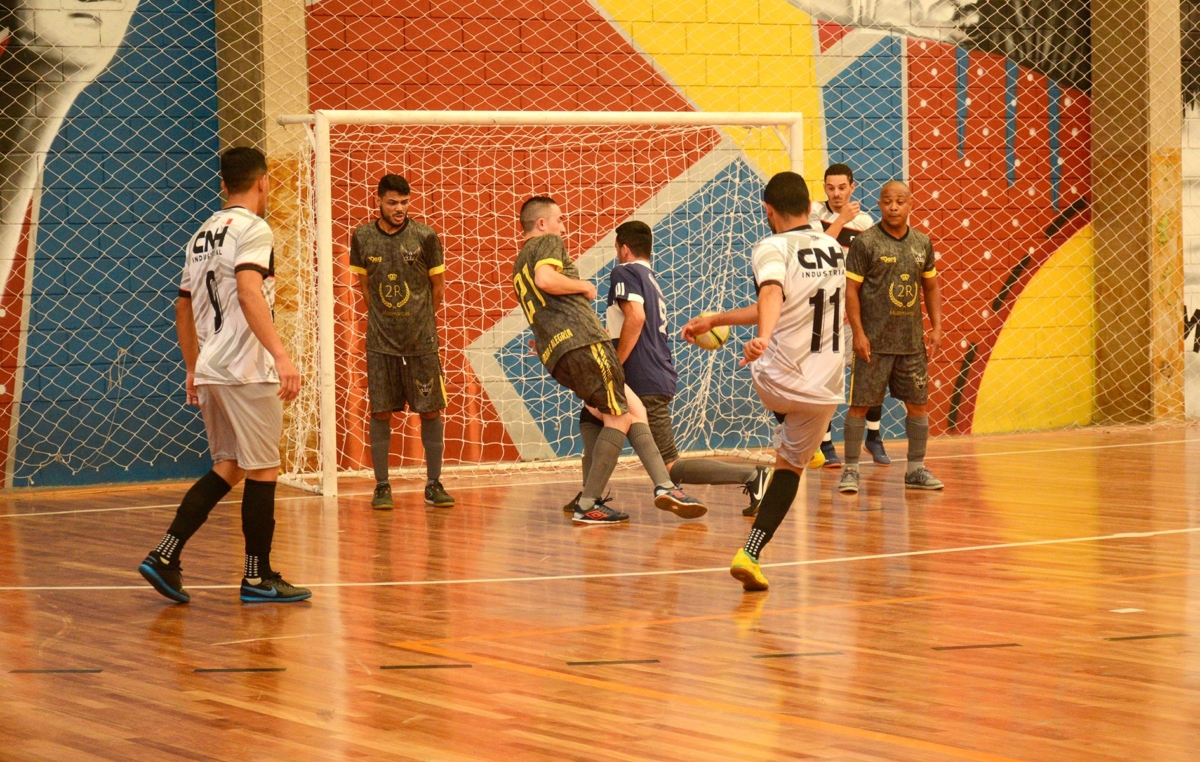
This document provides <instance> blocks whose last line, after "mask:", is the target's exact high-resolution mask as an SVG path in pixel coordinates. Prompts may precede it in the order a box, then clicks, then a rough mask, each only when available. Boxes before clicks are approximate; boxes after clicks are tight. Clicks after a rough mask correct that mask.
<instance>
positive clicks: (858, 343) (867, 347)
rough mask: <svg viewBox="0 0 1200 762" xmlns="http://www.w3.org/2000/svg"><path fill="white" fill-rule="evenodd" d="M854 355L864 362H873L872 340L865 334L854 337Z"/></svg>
mask: <svg viewBox="0 0 1200 762" xmlns="http://www.w3.org/2000/svg"><path fill="white" fill-rule="evenodd" d="M854 354H855V355H856V356H857V357H859V358H861V359H862V361H863V362H871V340H870V339H868V338H867V335H866V334H865V333H856V334H855V335H854Z"/></svg>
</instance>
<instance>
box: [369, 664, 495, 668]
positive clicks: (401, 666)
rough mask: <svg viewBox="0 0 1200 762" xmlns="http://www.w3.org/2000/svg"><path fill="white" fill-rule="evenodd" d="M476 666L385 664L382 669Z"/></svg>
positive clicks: (468, 665) (471, 665)
mask: <svg viewBox="0 0 1200 762" xmlns="http://www.w3.org/2000/svg"><path fill="white" fill-rule="evenodd" d="M474 666H475V665H474V664H384V665H383V666H382V667H380V669H470V668H471V667H474Z"/></svg>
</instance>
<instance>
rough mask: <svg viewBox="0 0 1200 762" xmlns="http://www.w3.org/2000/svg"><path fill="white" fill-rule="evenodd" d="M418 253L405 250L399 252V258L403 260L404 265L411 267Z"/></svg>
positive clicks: (414, 250)
mask: <svg viewBox="0 0 1200 762" xmlns="http://www.w3.org/2000/svg"><path fill="white" fill-rule="evenodd" d="M418 253H419V252H417V250H416V249H413V250H412V251H409V250H407V249H406V250H404V251H401V252H400V256H401V258H403V259H404V263H405V264H409V265H411V264H412V263H413V262H416V261H417V254H418Z"/></svg>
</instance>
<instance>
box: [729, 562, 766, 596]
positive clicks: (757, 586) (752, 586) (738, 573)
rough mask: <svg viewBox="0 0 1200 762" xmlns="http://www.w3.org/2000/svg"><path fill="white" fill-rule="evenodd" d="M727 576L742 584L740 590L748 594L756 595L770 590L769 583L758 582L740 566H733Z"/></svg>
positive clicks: (752, 574) (751, 573) (749, 572)
mask: <svg viewBox="0 0 1200 762" xmlns="http://www.w3.org/2000/svg"><path fill="white" fill-rule="evenodd" d="M729 575H730V576H731V577H733V578H734V579H736V580H737V581H738V582H741V583H742V589H743V590H745V591H746V592H748V593H757V592H760V591H762V590H767V589H769V588H770V583H766V584H764V583H762V582H759V581H758V580H757V579H756V578H755V576H754V572H752V571H750V570H749V569H746V568H744V567H741V566H734V567H731V568H730V569H729Z"/></svg>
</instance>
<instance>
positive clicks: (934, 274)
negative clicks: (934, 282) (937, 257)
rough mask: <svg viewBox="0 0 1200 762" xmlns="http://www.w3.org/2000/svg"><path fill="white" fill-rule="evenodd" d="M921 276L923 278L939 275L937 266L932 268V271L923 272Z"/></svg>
mask: <svg viewBox="0 0 1200 762" xmlns="http://www.w3.org/2000/svg"><path fill="white" fill-rule="evenodd" d="M921 277H922V278H935V277H937V268H936V267H935V268H933V269H932V270H930V271H929V272H927V273H921Z"/></svg>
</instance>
